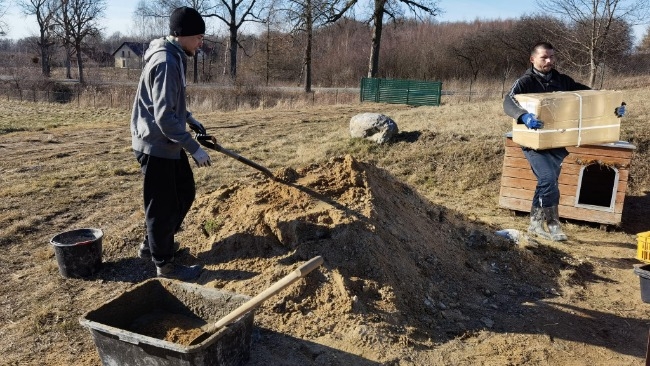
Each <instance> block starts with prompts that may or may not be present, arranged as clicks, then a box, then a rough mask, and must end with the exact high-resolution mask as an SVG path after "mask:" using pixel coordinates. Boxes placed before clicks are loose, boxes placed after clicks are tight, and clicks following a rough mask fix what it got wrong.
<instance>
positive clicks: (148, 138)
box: [131, 38, 199, 159]
mask: <svg viewBox="0 0 650 366" xmlns="http://www.w3.org/2000/svg"><path fill="white" fill-rule="evenodd" d="M144 59H145V62H146V64H145V65H144V69H143V70H142V75H141V76H140V82H139V85H138V91H137V93H136V96H135V102H134V104H133V114H132V116H131V147H132V148H133V150H135V151H139V152H142V153H145V154H148V155H152V156H156V157H159V158H165V159H180V152H181V149H185V150H186V151H187V152H189V153H190V154H193V153H195V152H196V151H197V150H198V149H199V143H198V142H196V140H194V139H193V138H192V135H191V134H190V133H189V132H188V131H187V130H186V126H185V125H186V123H187V119H190V118H192V115H191V114H190V113H189V112H188V111H187V107H186V104H185V93H186V92H185V86H186V82H185V69H186V63H187V57H186V56H185V52H183V50H182V49H181V48H180V46H178V45H177V44H175V43H174V42H171V41H170V40H168V39H165V38H160V39H156V40H153V41H151V43H150V45H149V48H148V49H147V52H146V53H145V55H144Z"/></svg>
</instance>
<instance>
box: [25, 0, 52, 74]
mask: <svg viewBox="0 0 650 366" xmlns="http://www.w3.org/2000/svg"><path fill="white" fill-rule="evenodd" d="M18 5H19V6H20V7H21V9H22V11H23V13H24V14H25V15H33V16H36V22H37V23H38V29H39V38H38V41H37V45H38V49H39V51H40V53H41V72H42V73H43V76H45V77H50V61H51V57H52V56H51V52H50V49H51V47H52V46H54V45H55V44H56V41H55V40H54V34H53V32H52V31H53V30H54V20H55V19H54V17H55V15H56V13H57V11H58V9H59V2H58V1H56V0H23V1H20V2H19V3H18Z"/></svg>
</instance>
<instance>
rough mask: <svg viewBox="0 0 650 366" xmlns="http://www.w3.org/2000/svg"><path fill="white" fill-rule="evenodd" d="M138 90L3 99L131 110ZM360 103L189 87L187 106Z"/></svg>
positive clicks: (27, 92) (353, 93)
mask: <svg viewBox="0 0 650 366" xmlns="http://www.w3.org/2000/svg"><path fill="white" fill-rule="evenodd" d="M135 94H136V89H135V88H124V87H118V88H104V89H98V90H88V89H86V90H81V89H77V88H70V89H66V90H36V89H9V88H5V89H4V90H1V89H0V100H4V101H7V102H33V103H58V104H65V105H70V106H76V107H79V108H82V107H83V108H118V109H131V108H132V107H133V103H134V99H135ZM353 103H359V92H358V90H355V89H323V90H315V91H312V92H310V93H305V92H304V91H295V90H282V89H271V88H269V89H259V88H246V89H240V88H228V87H218V88H210V87H205V86H200V87H194V88H190V87H188V93H187V105H188V109H190V110H192V111H194V112H215V111H236V110H251V109H271V108H288V109H293V108H301V107H306V106H315V105H336V104H353Z"/></svg>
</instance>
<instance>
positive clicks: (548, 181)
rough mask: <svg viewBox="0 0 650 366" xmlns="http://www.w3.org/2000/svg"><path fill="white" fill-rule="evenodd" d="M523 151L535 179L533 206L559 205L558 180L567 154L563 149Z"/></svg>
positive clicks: (524, 149)
mask: <svg viewBox="0 0 650 366" xmlns="http://www.w3.org/2000/svg"><path fill="white" fill-rule="evenodd" d="M523 151H524V155H525V156H526V159H527V160H528V162H529V163H530V167H531V168H532V169H533V173H534V174H535V177H537V187H535V195H534V196H533V206H535V207H552V206H557V205H558V204H559V203H560V189H559V187H558V179H559V178H560V171H561V169H562V161H563V160H564V158H566V157H567V155H569V152H568V151H567V150H566V149H565V148H563V147H561V148H555V149H548V150H533V149H528V148H523Z"/></svg>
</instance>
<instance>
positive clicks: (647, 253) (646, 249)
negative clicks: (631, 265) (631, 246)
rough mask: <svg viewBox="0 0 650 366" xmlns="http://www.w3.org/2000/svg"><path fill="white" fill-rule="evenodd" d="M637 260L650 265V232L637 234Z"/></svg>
mask: <svg viewBox="0 0 650 366" xmlns="http://www.w3.org/2000/svg"><path fill="white" fill-rule="evenodd" d="M636 241H637V248H636V259H638V260H640V261H643V262H646V263H650V231H646V232H643V233H638V234H636Z"/></svg>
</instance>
